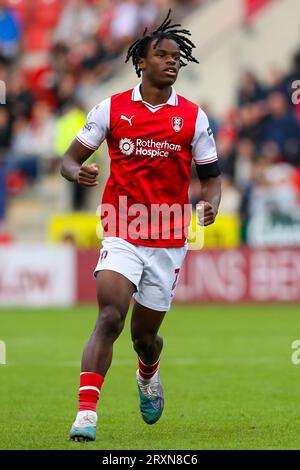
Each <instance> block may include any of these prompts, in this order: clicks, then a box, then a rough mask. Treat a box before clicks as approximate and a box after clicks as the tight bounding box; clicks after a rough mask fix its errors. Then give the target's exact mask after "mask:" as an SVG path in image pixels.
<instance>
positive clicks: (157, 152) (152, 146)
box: [119, 137, 181, 158]
mask: <svg viewBox="0 0 300 470" xmlns="http://www.w3.org/2000/svg"><path fill="white" fill-rule="evenodd" d="M119 148H120V150H121V152H122V153H123V154H124V155H128V156H129V155H132V154H133V153H135V155H141V156H148V157H151V158H153V157H168V156H169V154H170V152H169V150H172V151H174V152H181V145H178V144H172V143H169V142H168V141H167V140H165V141H164V142H156V141H155V140H153V139H148V140H143V139H139V138H138V139H136V140H135V142H134V141H133V140H132V139H129V138H126V137H125V138H124V139H121V140H120V142H119Z"/></svg>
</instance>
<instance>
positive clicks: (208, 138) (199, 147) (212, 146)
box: [191, 108, 218, 165]
mask: <svg viewBox="0 0 300 470" xmlns="http://www.w3.org/2000/svg"><path fill="white" fill-rule="evenodd" d="M191 145H192V154H193V159H194V161H195V163H196V164H197V165H207V164H209V163H213V162H216V161H217V160H218V156H217V149H216V143H215V139H214V137H213V133H212V130H211V128H210V125H209V121H208V118H207V116H206V114H205V112H204V111H202V109H200V108H199V111H198V116H197V120H196V126H195V135H194V138H193V140H192V144H191Z"/></svg>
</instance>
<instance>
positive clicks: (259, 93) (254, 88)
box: [237, 70, 265, 107]
mask: <svg viewBox="0 0 300 470" xmlns="http://www.w3.org/2000/svg"><path fill="white" fill-rule="evenodd" d="M264 95H265V94H264V90H263V87H262V85H261V84H260V83H259V81H258V79H257V78H256V76H255V75H254V74H253V73H252V72H251V71H249V70H248V71H246V72H244V73H243V74H242V77H241V85H240V88H239V90H238V95H237V103H238V106H240V107H241V106H244V105H246V104H249V103H255V102H256V101H261V100H262V99H263V98H264Z"/></svg>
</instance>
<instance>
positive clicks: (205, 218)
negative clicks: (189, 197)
mask: <svg viewBox="0 0 300 470" xmlns="http://www.w3.org/2000/svg"><path fill="white" fill-rule="evenodd" d="M196 212H197V218H198V224H199V225H202V226H205V227H206V226H207V225H211V224H213V223H214V221H215V218H216V216H217V211H216V210H215V209H214V207H213V206H212V205H211V204H210V203H209V202H207V201H199V202H198V204H197V206H196Z"/></svg>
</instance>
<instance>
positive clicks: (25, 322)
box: [0, 304, 300, 450]
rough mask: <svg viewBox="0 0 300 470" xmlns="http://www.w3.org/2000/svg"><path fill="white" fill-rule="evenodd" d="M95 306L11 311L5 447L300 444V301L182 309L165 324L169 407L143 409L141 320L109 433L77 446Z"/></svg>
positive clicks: (113, 374)
mask: <svg viewBox="0 0 300 470" xmlns="http://www.w3.org/2000/svg"><path fill="white" fill-rule="evenodd" d="M95 318H96V307H95V306H81V307H75V308H72V309H52V310H51V309H44V310H34V309H33V310H22V309H6V310H5V309H1V310H0V340H2V341H5V343H6V352H7V364H6V365H5V366H0V404H1V405H0V429H1V440H0V449H105V450H112V449H128V450H130V449H149V450H151V449H152V450H159V449H188V450H190V449H191V450H192V449H300V401H299V396H300V365H298V366H296V365H293V364H292V362H291V355H292V352H293V350H292V348H291V344H292V342H293V341H294V340H296V339H300V308H299V305H268V306H261V305H253V306H247V305H244V306H243V305H234V306H208V305H200V304H199V305H191V306H178V305H176V306H174V307H173V308H172V310H171V312H170V313H169V314H168V316H167V317H166V319H165V322H164V324H163V326H162V329H161V331H162V334H163V336H164V352H163V356H162V363H161V375H162V381H163V384H164V388H165V398H166V405H165V410H164V413H163V416H162V418H161V420H160V421H159V422H158V423H157V424H155V425H154V426H147V425H146V424H144V423H143V421H142V420H141V418H140V415H139V409H138V394H137V387H136V382H135V371H136V356H135V353H134V351H133V349H132V346H131V342H130V336H129V321H128V320H129V316H128V318H127V324H126V327H125V330H124V332H123V333H122V335H121V337H120V338H119V340H118V341H117V343H116V344H115V350H114V360H113V364H112V367H111V369H110V371H109V373H108V375H107V378H106V381H105V384H104V387H103V390H102V394H101V399H100V405H99V406H98V412H99V421H98V428H97V440H96V441H95V442H93V443H73V442H71V441H69V439H68V432H69V428H70V426H71V424H72V421H73V419H74V417H75V413H76V409H77V391H78V378H79V375H78V374H79V365H80V358H81V353H82V349H83V347H84V345H85V342H86V340H87V338H88V336H89V334H90V332H91V330H92V328H93V326H94V321H95Z"/></svg>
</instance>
